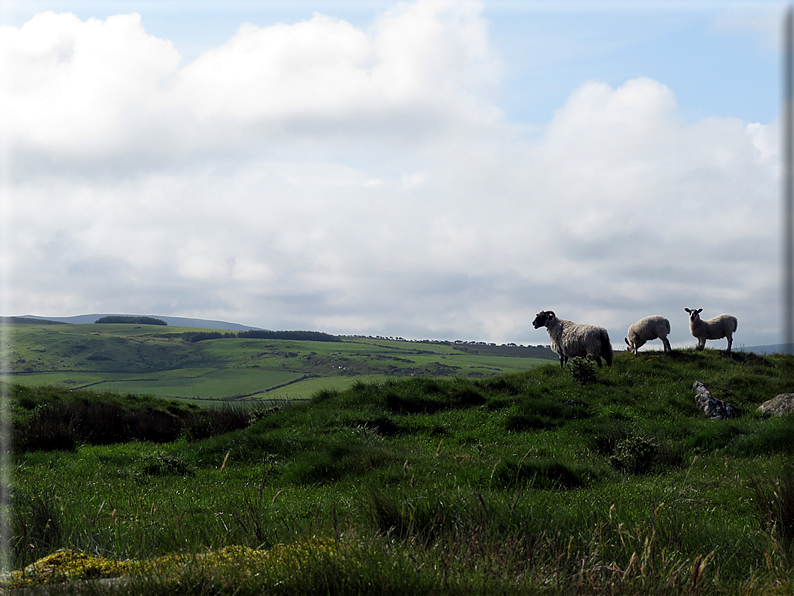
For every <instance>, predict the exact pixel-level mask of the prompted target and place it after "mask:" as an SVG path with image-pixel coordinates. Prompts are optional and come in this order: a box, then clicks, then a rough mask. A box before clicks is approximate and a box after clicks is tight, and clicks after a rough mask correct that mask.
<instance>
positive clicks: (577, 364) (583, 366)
mask: <svg viewBox="0 0 794 596" xmlns="http://www.w3.org/2000/svg"><path fill="white" fill-rule="evenodd" d="M568 370H569V371H571V376H572V377H573V378H574V380H575V381H576V382H577V383H579V384H580V385H587V384H589V383H595V382H596V381H597V380H598V377H596V365H595V362H593V361H592V360H591V359H590V358H585V357H582V356H574V357H573V358H571V359H570V360H568Z"/></svg>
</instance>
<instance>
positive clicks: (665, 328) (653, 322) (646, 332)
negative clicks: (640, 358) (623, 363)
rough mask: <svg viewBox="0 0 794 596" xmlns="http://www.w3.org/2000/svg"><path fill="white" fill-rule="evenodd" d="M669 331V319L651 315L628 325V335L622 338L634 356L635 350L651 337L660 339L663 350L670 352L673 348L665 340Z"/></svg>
mask: <svg viewBox="0 0 794 596" xmlns="http://www.w3.org/2000/svg"><path fill="white" fill-rule="evenodd" d="M669 333H670V321H668V320H667V319H665V318H664V317H662V316H659V315H653V316H652V317H645V318H644V319H640V320H639V321H637V322H636V323H634V324H633V325H632V326H631V327H629V331H628V333H627V335H628V337H624V338H623V340H624V341H625V342H626V345H627V346H628V347H629V351H630V352H634V355H635V356H636V355H637V350H639V349H640V348H641V347H642V346H643V345H645V342H646V341H651V340H652V339H661V340H662V343H663V344H664V351H665V352H672V351H673V349H672V348H671V347H670V342H669V341H668V340H667V335H668V334H669Z"/></svg>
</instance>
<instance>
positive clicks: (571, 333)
mask: <svg viewBox="0 0 794 596" xmlns="http://www.w3.org/2000/svg"><path fill="white" fill-rule="evenodd" d="M533 324H534V326H535V328H536V329H537V328H538V327H540V326H545V327H546V329H547V331H548V333H549V338H550V339H551V349H552V350H553V351H554V352H555V353H557V354H558V355H559V356H560V363H561V364H565V362H566V361H567V360H568V359H569V358H573V357H574V356H587V355H590V356H592V357H593V358H595V360H596V362H597V363H598V365H599V366H601V361H600V358H603V359H604V360H606V363H607V365H609V366H611V365H612V355H613V353H612V344H611V343H610V341H609V333H607V330H606V329H604V328H603V327H597V326H595V325H583V324H579V323H574V322H573V321H569V320H567V319H559V318H557V316H556V315H555V314H554V313H553V312H552V311H542V312H540V313H539V314H538V316H537V318H536V319H535V322H534V323H533Z"/></svg>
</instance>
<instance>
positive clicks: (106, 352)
mask: <svg viewBox="0 0 794 596" xmlns="http://www.w3.org/2000/svg"><path fill="white" fill-rule="evenodd" d="M8 327H9V329H10V335H11V339H12V350H11V353H10V357H9V360H8V364H9V367H10V370H9V374H10V375H12V376H13V377H14V381H15V382H17V383H21V384H25V385H29V386H30V385H56V386H62V387H68V388H72V389H75V388H89V387H90V388H92V389H97V390H107V391H116V392H121V393H137V394H150V395H156V396H160V397H168V398H181V399H191V400H200V401H207V400H224V401H228V400H243V399H244V400H249V399H254V400H257V399H303V398H307V397H309V396H310V395H312V394H313V393H314V392H316V391H318V390H320V389H323V388H345V387H348V386H350V385H352V384H353V383H354V381H355V380H357V379H358V380H379V379H381V380H382V379H386V378H388V377H469V378H472V377H489V376H494V375H498V374H502V373H506V372H518V371H523V370H528V369H531V368H534V367H535V366H538V365H540V364H544V363H547V362H549V360H548V358H555V359H556V356H554V354H553V353H552V352H551V351H550V350H549V349H548V348H540V347H522V346H494V345H486V344H462V343H453V342H413V341H404V340H403V341H400V340H393V339H382V338H367V337H337V336H332V335H328V334H323V333H319V332H298V331H294V332H290V331H287V332H269V331H264V330H251V331H243V330H241V331H226V332H223V333H221V332H219V331H207V330H206V329H196V328H186V327H173V326H171V325H169V326H168V327H167V328H166V327H164V326H162V325H145V324H136V325H130V324H127V323H106V324H101V325H96V324H94V323H93V321H92V322H91V323H90V324H78V325H76V324H63V323H57V324H53V323H51V322H50V323H46V322H39V323H38V324H34V323H31V322H30V321H29V320H28V321H27V322H19V323H15V322H13V321H12V322H11V323H10V324H9V326H8ZM196 339H200V341H196Z"/></svg>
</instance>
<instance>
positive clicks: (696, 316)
mask: <svg viewBox="0 0 794 596" xmlns="http://www.w3.org/2000/svg"><path fill="white" fill-rule="evenodd" d="M684 310H685V311H687V312H688V313H689V320H690V321H691V322H692V323H695V322H697V321H699V320H700V311H702V310H703V309H702V308H698V309H697V310H695V309H694V308H685V309H684Z"/></svg>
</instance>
